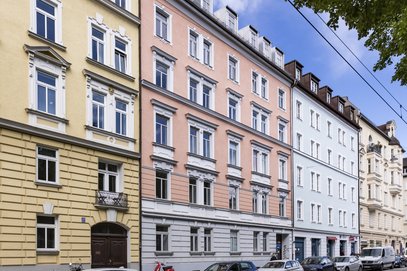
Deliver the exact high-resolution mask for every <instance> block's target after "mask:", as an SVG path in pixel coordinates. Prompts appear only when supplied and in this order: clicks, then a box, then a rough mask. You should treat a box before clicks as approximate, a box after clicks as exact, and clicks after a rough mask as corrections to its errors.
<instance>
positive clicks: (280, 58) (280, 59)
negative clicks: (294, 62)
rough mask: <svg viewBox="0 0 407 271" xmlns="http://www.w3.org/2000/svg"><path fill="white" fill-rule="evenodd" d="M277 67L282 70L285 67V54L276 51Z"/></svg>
mask: <svg viewBox="0 0 407 271" xmlns="http://www.w3.org/2000/svg"><path fill="white" fill-rule="evenodd" d="M275 60H276V65H277V66H279V67H280V68H282V67H283V54H282V53H281V52H279V51H276V59H275Z"/></svg>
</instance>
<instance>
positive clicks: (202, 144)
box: [189, 126, 213, 158]
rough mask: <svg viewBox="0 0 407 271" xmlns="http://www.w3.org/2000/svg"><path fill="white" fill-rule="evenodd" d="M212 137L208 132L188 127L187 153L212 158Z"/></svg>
mask: <svg viewBox="0 0 407 271" xmlns="http://www.w3.org/2000/svg"><path fill="white" fill-rule="evenodd" d="M212 147H213V136H212V133H211V132H209V131H204V130H200V129H199V128H197V127H194V126H190V127H189V152H190V153H194V154H198V155H202V156H203V157H207V158H212Z"/></svg>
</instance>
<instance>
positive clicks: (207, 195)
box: [203, 182, 212, 206]
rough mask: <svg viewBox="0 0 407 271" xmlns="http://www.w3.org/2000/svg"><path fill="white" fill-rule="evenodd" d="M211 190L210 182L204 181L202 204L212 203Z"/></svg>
mask: <svg viewBox="0 0 407 271" xmlns="http://www.w3.org/2000/svg"><path fill="white" fill-rule="evenodd" d="M211 198H212V192H211V183H210V182H204V189H203V204H204V205H208V206H209V205H212V199H211Z"/></svg>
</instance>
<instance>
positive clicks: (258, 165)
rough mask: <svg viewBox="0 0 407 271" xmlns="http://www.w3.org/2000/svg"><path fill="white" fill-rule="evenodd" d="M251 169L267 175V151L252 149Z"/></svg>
mask: <svg viewBox="0 0 407 271" xmlns="http://www.w3.org/2000/svg"><path fill="white" fill-rule="evenodd" d="M252 162H253V167H252V169H253V171H254V172H257V173H262V174H266V175H268V152H264V151H260V150H259V149H253V159H252Z"/></svg>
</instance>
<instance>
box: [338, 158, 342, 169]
mask: <svg viewBox="0 0 407 271" xmlns="http://www.w3.org/2000/svg"><path fill="white" fill-rule="evenodd" d="M341 160H342V155H340V154H338V168H339V169H340V168H341Z"/></svg>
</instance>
